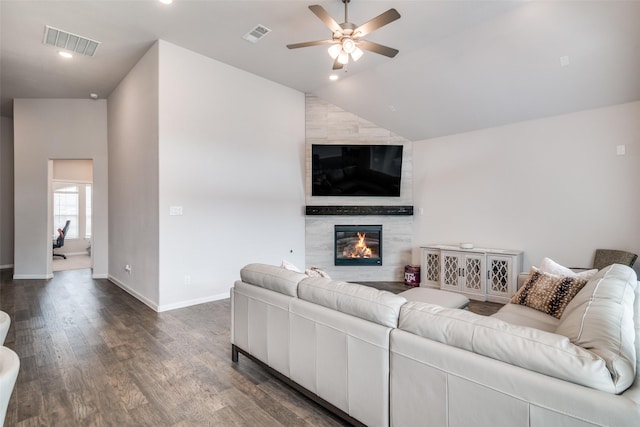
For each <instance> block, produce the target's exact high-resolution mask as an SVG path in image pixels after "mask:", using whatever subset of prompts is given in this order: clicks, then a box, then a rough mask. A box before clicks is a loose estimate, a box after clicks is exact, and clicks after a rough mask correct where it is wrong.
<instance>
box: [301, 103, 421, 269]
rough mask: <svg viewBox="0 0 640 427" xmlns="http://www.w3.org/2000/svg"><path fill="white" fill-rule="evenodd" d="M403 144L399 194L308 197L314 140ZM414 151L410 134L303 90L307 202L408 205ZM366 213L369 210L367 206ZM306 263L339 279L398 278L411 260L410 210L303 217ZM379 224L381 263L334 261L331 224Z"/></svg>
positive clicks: (332, 227)
mask: <svg viewBox="0 0 640 427" xmlns="http://www.w3.org/2000/svg"><path fill="white" fill-rule="evenodd" d="M332 143H335V144H402V145H403V147H404V148H403V159H402V181H401V188H400V197H360V198H359V197H313V196H311V146H312V145H313V144H332ZM412 162H413V155H412V144H411V142H410V141H409V140H407V139H405V138H402V137H400V136H398V135H395V134H393V133H392V132H390V131H389V130H387V129H383V128H380V127H378V126H376V125H375V124H373V123H371V122H368V121H366V120H364V119H362V118H360V117H358V116H356V115H354V114H351V113H349V112H347V111H344V110H342V109H340V108H338V107H336V106H334V105H332V104H329V103H328V102H326V101H324V100H322V99H320V98H318V97H316V96H313V95H307V96H306V152H305V172H306V177H305V194H306V204H307V207H322V206H325V207H327V206H344V205H347V206H353V207H354V208H356V209H357V207H359V208H364V207H371V206H386V207H389V208H392V209H393V208H394V207H399V206H402V207H407V206H409V207H410V206H412V205H413V165H412ZM369 213H371V212H369ZM305 218H306V219H305V239H306V242H305V251H306V259H305V264H306V267H311V266H316V267H319V268H321V269H323V270H325V271H326V272H327V273H329V275H330V276H331V277H332V278H334V279H338V280H345V281H402V280H404V266H405V265H407V264H410V263H411V260H412V249H413V239H412V236H413V216H412V215H394V214H391V215H390V214H376V212H373V214H368V215H357V214H356V215H352V214H349V215H344V214H337V215H319V214H317V213H315V214H307V215H306V217H305ZM370 224H381V225H382V239H383V259H382V265H381V266H336V265H334V241H333V237H334V226H335V225H370Z"/></svg>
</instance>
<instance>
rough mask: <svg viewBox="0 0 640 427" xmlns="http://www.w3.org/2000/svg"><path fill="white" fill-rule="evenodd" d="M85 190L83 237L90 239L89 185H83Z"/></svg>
mask: <svg viewBox="0 0 640 427" xmlns="http://www.w3.org/2000/svg"><path fill="white" fill-rule="evenodd" d="M85 190H86V206H85V214H86V216H85V228H84V237H86V238H87V239H90V238H91V185H89V184H87V185H85Z"/></svg>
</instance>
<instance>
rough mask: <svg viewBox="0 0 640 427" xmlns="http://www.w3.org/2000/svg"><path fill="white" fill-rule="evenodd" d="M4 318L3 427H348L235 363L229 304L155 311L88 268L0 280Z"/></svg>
mask: <svg viewBox="0 0 640 427" xmlns="http://www.w3.org/2000/svg"><path fill="white" fill-rule="evenodd" d="M483 304H486V303H483ZM481 305H482V304H481ZM482 306H483V307H484V305H482ZM471 308H472V310H474V308H473V306H472V307H471ZM0 310H2V311H5V312H7V313H8V314H9V315H10V316H11V319H12V325H11V328H10V330H9V334H8V336H7V339H6V342H5V345H6V346H7V347H9V348H11V349H13V350H14V351H15V352H16V353H17V354H18V356H19V357H20V361H21V367H20V373H19V375H18V380H17V383H16V387H15V389H14V392H13V395H12V397H11V401H10V402H9V407H8V410H7V416H6V421H5V426H20V427H22V426H65V427H67V426H207V425H212V426H213V425H216V426H228V425H241V426H268V425H298V426H336V425H344V422H343V421H341V420H339V419H338V418H336V417H335V416H334V415H332V414H330V413H329V412H327V411H326V410H324V409H323V408H321V407H320V406H318V405H317V404H315V403H314V402H312V401H311V400H309V399H307V398H305V397H303V396H302V395H300V394H299V393H297V392H296V391H294V390H293V389H291V388H290V387H288V386H286V385H285V384H284V383H282V382H281V381H279V380H278V379H277V378H275V377H273V376H272V375H270V374H269V373H268V372H267V371H266V370H265V369H263V368H262V367H260V366H258V365H257V364H255V363H254V362H252V361H251V360H249V359H247V358H246V357H243V356H240V361H239V363H238V364H234V363H232V362H231V357H230V342H229V321H230V316H229V313H230V304H229V300H228V299H226V300H222V301H216V302H211V303H206V304H201V305H197V306H193V307H188V308H183V309H178V310H172V311H169V312H164V313H156V312H154V311H153V310H151V309H149V308H148V307H146V306H145V305H144V304H142V303H140V302H139V301H137V300H136V299H135V298H133V297H131V296H130V295H129V294H127V293H126V292H124V291H123V290H121V289H120V288H118V287H117V286H116V285H114V284H112V283H111V282H109V281H108V280H94V279H92V278H91V275H90V270H72V271H62V272H58V273H55V276H54V278H53V279H51V280H48V281H45V280H19V281H14V280H13V279H12V271H11V270H1V271H0ZM474 311H475V310H474ZM494 311H495V310H494Z"/></svg>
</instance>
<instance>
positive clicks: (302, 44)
mask: <svg viewBox="0 0 640 427" xmlns="http://www.w3.org/2000/svg"><path fill="white" fill-rule="evenodd" d="M335 43H338V42H337V41H335V40H316V41H314V42H304V43H294V44H288V45H287V47H288V48H289V49H298V48H299V47H309V46H320V45H323V44H335Z"/></svg>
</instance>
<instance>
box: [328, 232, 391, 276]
mask: <svg viewBox="0 0 640 427" xmlns="http://www.w3.org/2000/svg"><path fill="white" fill-rule="evenodd" d="M334 227H335V231H334V239H333V240H334V247H335V251H334V260H335V265H352V266H354V265H382V225H336V226H334Z"/></svg>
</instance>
